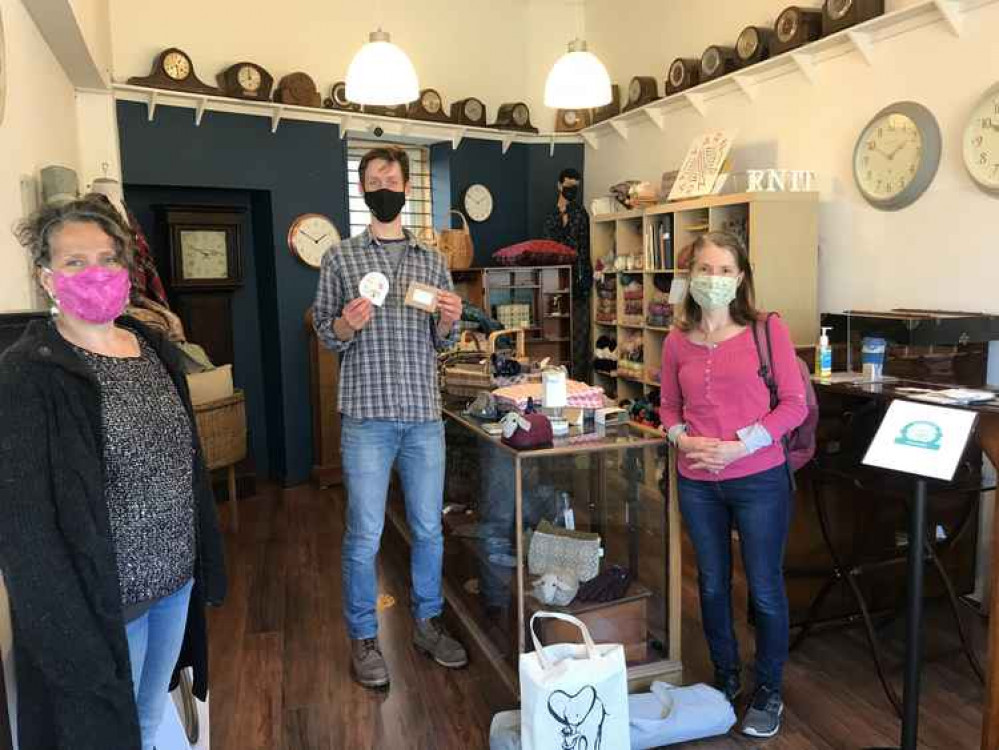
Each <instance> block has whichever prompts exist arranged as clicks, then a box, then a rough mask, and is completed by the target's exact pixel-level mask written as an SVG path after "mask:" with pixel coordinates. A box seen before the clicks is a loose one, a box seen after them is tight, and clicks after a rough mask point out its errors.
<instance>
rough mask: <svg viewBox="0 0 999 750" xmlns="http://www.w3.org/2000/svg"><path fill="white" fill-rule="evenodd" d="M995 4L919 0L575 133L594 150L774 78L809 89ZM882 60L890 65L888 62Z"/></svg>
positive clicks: (955, 30) (956, 30)
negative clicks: (840, 63)
mask: <svg viewBox="0 0 999 750" xmlns="http://www.w3.org/2000/svg"><path fill="white" fill-rule="evenodd" d="M995 2H999V0H924V2H920V3H917V4H915V5H911V6H909V7H907V8H902V9H901V10H897V11H894V12H892V13H886V14H885V15H883V16H879V17H877V18H873V19H871V20H870V21H866V22H864V23H862V24H858V25H856V26H854V27H852V28H850V29H847V30H845V31H840V32H837V33H835V34H830V35H829V36H827V37H825V38H823V39H819V40H817V41H815V42H811V43H810V44H806V45H804V46H803V47H799V48H798V49H796V50H792V51H790V52H785V53H784V54H782V55H776V56H775V57H771V58H770V59H768V60H764V61H763V62H760V63H756V64H755V65H751V66H749V67H747V68H743V69H741V70H737V71H735V72H733V73H729V74H728V75H725V76H722V77H721V78H716V79H715V80H713V81H708V82H707V83H702V84H700V85H699V86H694V87H693V88H690V89H687V90H686V91H682V92H680V93H678V94H672V95H670V96H667V97H665V98H662V99H657V100H656V101H654V102H650V103H649V104H646V105H645V106H643V107H639V108H637V109H633V110H630V111H628V112H624V113H622V114H620V115H616V116H615V117H612V118H610V119H609V120H604V121H603V122H601V123H598V124H596V125H591V126H590V127H588V128H585V129H584V130H582V131H580V133H579V134H580V135H581V136H582V137H583V139H584V140H585V141H586V143H587V144H588V145H589V146H590V147H591V148H594V149H598V148H600V140H601V138H604V137H606V136H609V135H612V134H614V133H616V134H617V135H618V136H620V137H621V138H623V139H625V140H627V139H628V137H629V133H630V131H631V129H632V128H634V127H636V126H638V125H643V124H645V123H647V122H651V123H652V124H654V125H655V126H656V127H657V128H659V129H660V130H665V129H666V116H667V115H668V114H671V113H673V112H679V111H681V110H686V109H694V110H696V111H697V112H698V113H699V114H700V115H701V116H702V117H707V116H708V114H709V112H710V109H711V102H712V101H714V100H715V99H718V98H720V97H723V96H729V95H731V94H737V95H741V96H744V97H745V98H746V99H747V100H749V102H750V103H752V102H755V101H756V100H757V98H758V96H759V93H760V88H761V86H763V85H764V84H765V83H767V82H769V81H771V80H774V79H775V78H781V77H783V76H787V75H802V76H804V77H805V78H806V79H807V80H808V82H809V83H811V84H813V85H814V84H815V83H817V80H818V68H819V67H820V66H821V65H823V64H824V63H827V62H829V61H831V60H835V59H836V58H839V57H843V56H844V55H849V54H853V53H857V54H859V55H860V56H861V57H862V58H863V59H864V61H865V62H866V63H867V64H868V65H869V66H872V67H875V66H877V65H879V64H881V63H882V58H881V57H880V56H879V55H878V53H877V45H878V44H879V43H880V42H883V41H885V40H887V39H892V38H894V37H896V36H900V35H902V34H908V33H911V32H913V31H916V30H917V29H921V28H923V27H925V26H930V25H932V24H937V23H942V24H945V25H946V26H947V28H948V29H949V30H950V32H951V33H952V34H954V35H955V36H958V37H960V36H961V35H962V34H963V32H964V28H965V25H966V20H965V16H967V15H968V14H969V13H971V12H973V11H975V10H978V9H979V8H982V7H985V6H986V5H991V4H992V3H995ZM883 62H884V64H891V61H890V60H887V59H885V60H884V61H883Z"/></svg>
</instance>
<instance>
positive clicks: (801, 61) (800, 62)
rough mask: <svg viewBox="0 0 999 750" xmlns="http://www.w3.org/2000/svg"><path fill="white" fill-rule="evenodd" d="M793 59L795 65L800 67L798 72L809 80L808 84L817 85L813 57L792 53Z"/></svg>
mask: <svg viewBox="0 0 999 750" xmlns="http://www.w3.org/2000/svg"><path fill="white" fill-rule="evenodd" d="M791 59H792V60H794V64H795V65H797V66H798V70H800V71H801V74H802V75H803V76H805V78H807V79H808V82H809V83H810V84H812V85H813V86H814V85H815V84H816V73H815V63H814V62H812V56H811V55H806V54H805V53H804V52H792V53H791Z"/></svg>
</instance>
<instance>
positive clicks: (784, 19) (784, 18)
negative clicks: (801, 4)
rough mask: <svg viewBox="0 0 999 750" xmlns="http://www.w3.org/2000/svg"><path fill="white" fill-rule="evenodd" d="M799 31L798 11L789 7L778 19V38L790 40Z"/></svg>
mask: <svg viewBox="0 0 999 750" xmlns="http://www.w3.org/2000/svg"><path fill="white" fill-rule="evenodd" d="M797 33H798V11H797V10H794V9H790V8H789V9H788V10H786V11H784V12H783V13H781V14H780V18H778V19H777V38H778V39H780V40H781V41H782V42H790V41H791V39H793V38H794V35H795V34H797Z"/></svg>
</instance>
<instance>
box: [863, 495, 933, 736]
mask: <svg viewBox="0 0 999 750" xmlns="http://www.w3.org/2000/svg"><path fill="white" fill-rule="evenodd" d="M925 540H926V480H925V479H922V478H920V479H917V480H916V494H915V495H914V497H913V503H912V508H911V509H910V511H909V551H908V556H907V560H906V562H907V567H908V576H907V578H908V590H907V591H906V599H905V685H904V686H903V688H902V744H901V745H900V746H899V747H897V748H895V747H893V748H867V750H916V739H917V736H918V734H919V681H920V678H921V676H922V666H923V567H924V564H925V562H926V555H925V552H924V550H923V544H924V543H925Z"/></svg>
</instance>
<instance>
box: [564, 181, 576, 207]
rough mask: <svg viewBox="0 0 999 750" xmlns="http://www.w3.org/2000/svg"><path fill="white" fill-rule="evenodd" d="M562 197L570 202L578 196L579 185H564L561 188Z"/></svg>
mask: <svg viewBox="0 0 999 750" xmlns="http://www.w3.org/2000/svg"><path fill="white" fill-rule="evenodd" d="M562 197H563V198H565V199H566V200H567V201H569V202H570V203H572V202H573V201H574V200H576V198H578V197H579V185H565V186H564V187H563V188H562Z"/></svg>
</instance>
